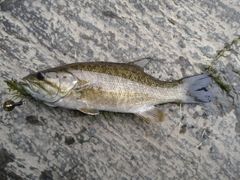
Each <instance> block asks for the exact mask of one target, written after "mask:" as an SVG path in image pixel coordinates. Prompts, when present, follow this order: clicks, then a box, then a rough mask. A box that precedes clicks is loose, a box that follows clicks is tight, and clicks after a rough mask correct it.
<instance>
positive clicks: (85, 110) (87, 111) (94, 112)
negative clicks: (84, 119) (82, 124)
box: [78, 108, 99, 115]
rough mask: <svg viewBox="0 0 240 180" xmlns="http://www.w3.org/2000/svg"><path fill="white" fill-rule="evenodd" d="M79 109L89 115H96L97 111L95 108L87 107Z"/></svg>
mask: <svg viewBox="0 0 240 180" xmlns="http://www.w3.org/2000/svg"><path fill="white" fill-rule="evenodd" d="M78 110H79V111H81V112H83V113H85V114H89V115H98V114H99V111H98V110H97V109H89V108H80V109H78Z"/></svg>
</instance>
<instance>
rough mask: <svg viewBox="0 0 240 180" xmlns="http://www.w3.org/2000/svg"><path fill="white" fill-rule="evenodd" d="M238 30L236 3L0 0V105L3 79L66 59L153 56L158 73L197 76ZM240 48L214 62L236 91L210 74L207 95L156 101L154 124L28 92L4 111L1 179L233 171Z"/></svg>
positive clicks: (237, 170) (234, 179)
mask: <svg viewBox="0 0 240 180" xmlns="http://www.w3.org/2000/svg"><path fill="white" fill-rule="evenodd" d="M239 36H240V1H239V0H231V1H224V0H214V1H209V0H193V1H177V0H169V1H148V0H146V1H144V0H143V1H138V0H129V1H118V0H114V1H108V0H105V1H103V0H95V1H77V0H70V1H65V0H58V1H51V0H44V1H31V0H4V1H3V0H1V1H0V70H1V71H0V73H1V77H0V87H1V96H0V99H1V104H3V103H4V102H5V101H6V100H7V99H9V98H10V97H11V96H9V95H8V94H7V85H6V84H5V83H4V81H3V80H4V79H11V78H14V79H17V80H20V79H21V78H22V77H24V76H26V75H27V74H29V73H31V72H35V71H38V70H42V69H45V68H49V67H55V66H58V65H62V64H65V63H73V62H86V61H107V62H122V63H124V62H130V61H133V60H136V59H140V58H143V57H152V58H153V59H154V61H153V62H151V63H150V64H149V65H148V67H147V68H146V72H147V73H149V74H151V75H152V76H154V77H157V78H160V79H161V80H167V81H170V80H174V79H179V78H182V77H185V76H190V75H195V74H198V73H201V72H202V71H203V70H204V68H206V67H207V66H208V65H210V63H211V62H212V60H213V58H214V57H215V56H216V55H217V51H218V50H220V49H222V48H223V47H224V45H225V44H226V43H230V42H231V41H232V40H233V39H235V38H237V37H239ZM239 47H240V43H238V44H237V45H234V46H233V47H232V50H231V52H226V55H227V54H229V53H232V55H231V56H228V57H226V58H223V57H222V58H220V59H219V60H218V61H217V63H216V64H215V66H214V69H216V70H217V74H219V75H220V76H221V77H222V80H223V82H224V83H226V84H229V85H230V86H231V88H232V91H231V92H230V93H229V94H227V93H226V92H225V91H224V90H222V89H221V88H220V87H219V86H218V85H217V84H216V83H214V82H213V83H212V86H211V89H212V91H213V92H214V94H215V96H216V98H215V100H214V101H213V102H211V103H208V104H204V105H201V104H200V105H192V104H184V105H182V107H181V108H180V107H179V106H178V105H176V104H166V105H161V106H159V107H160V108H162V109H163V110H164V111H165V113H166V120H165V121H164V122H163V123H162V124H149V123H147V122H144V121H143V120H141V119H139V118H138V117H135V116H134V115H132V114H120V113H110V112H103V113H101V115H99V116H96V117H93V116H88V115H83V114H81V113H80V112H77V111H72V110H66V109H61V108H51V107H48V106H46V105H44V104H42V103H41V102H39V101H35V100H31V101H28V102H27V103H26V104H25V105H23V106H21V107H18V108H15V109H14V110H13V111H11V112H6V111H3V110H2V109H1V113H0V118H1V119H0V179H3V180H4V179H42V180H46V179H49V180H50V179H54V180H55V179H64V180H65V179H72V180H75V179H122V180H123V179H149V180H150V179H153V180H154V179H164V180H165V179H174V180H176V179H198V180H205V179H206V180H208V179H221V180H226V179H231V180H238V179H240V103H239V94H240V83H239V82H240V48H239Z"/></svg>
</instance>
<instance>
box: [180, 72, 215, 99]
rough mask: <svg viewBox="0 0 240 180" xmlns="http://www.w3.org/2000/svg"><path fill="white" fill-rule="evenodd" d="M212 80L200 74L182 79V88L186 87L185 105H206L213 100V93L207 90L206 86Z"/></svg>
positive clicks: (208, 76)
mask: <svg viewBox="0 0 240 180" xmlns="http://www.w3.org/2000/svg"><path fill="white" fill-rule="evenodd" d="M211 81H212V78H211V75H210V74H201V75H196V76H191V77H187V78H184V79H183V83H184V86H185V87H186V90H187V92H186V99H185V100H184V102H185V103H208V102H211V101H212V100H213V98H214V95H213V93H212V92H211V91H210V90H209V88H208V86H209V84H210V83H211Z"/></svg>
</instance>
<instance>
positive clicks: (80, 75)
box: [22, 62, 213, 122]
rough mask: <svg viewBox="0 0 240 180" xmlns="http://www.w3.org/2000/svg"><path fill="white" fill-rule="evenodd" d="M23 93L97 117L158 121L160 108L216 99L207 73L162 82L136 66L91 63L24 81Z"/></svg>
mask: <svg viewBox="0 0 240 180" xmlns="http://www.w3.org/2000/svg"><path fill="white" fill-rule="evenodd" d="M23 81H24V82H23V83H22V86H23V88H24V89H25V90H26V91H27V92H28V93H29V94H30V95H31V96H32V97H34V98H36V99H38V100H41V101H43V102H44V103H45V104H47V105H49V106H54V107H55V106H58V107H63V108H68V109H77V110H80V111H82V112H84V113H87V114H91V115H97V114H98V113H99V110H103V111H113V112H124V113H134V114H136V115H138V116H140V117H141V118H143V119H145V120H147V121H154V122H159V121H162V120H163V118H164V115H163V113H162V112H161V111H160V110H159V109H158V108H156V107H155V105H157V104H162V103H168V102H179V103H205V102H210V101H211V100H212V99H213V94H212V93H211V92H210V91H209V90H208V88H207V87H208V85H209V83H210V81H211V77H210V76H209V75H208V74H203V75H197V76H192V77H188V78H185V79H180V80H177V81H174V82H164V81H160V80H158V79H156V78H154V77H152V76H150V75H148V74H146V73H145V72H144V70H143V68H142V67H139V66H137V65H135V64H134V63H128V64H125V63H107V62H87V63H74V64H68V65H64V66H60V67H57V68H52V69H47V70H44V71H41V72H38V73H35V74H31V75H28V76H26V77H25V78H23Z"/></svg>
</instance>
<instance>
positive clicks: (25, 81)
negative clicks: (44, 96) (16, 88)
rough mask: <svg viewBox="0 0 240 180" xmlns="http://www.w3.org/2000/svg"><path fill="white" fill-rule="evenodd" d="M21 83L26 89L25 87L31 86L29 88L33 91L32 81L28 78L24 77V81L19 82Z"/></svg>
mask: <svg viewBox="0 0 240 180" xmlns="http://www.w3.org/2000/svg"><path fill="white" fill-rule="evenodd" d="M19 85H20V86H21V87H23V88H24V89H25V88H29V89H30V90H31V91H32V85H31V83H30V82H29V81H28V80H26V79H23V81H20V82H19Z"/></svg>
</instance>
